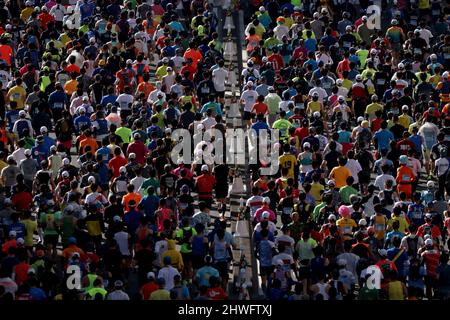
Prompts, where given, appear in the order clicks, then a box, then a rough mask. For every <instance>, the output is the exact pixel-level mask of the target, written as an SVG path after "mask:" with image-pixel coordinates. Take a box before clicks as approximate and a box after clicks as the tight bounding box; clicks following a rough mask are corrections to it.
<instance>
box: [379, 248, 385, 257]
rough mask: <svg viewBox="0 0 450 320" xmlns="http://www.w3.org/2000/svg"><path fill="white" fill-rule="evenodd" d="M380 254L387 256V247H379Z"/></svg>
mask: <svg viewBox="0 0 450 320" xmlns="http://www.w3.org/2000/svg"><path fill="white" fill-rule="evenodd" d="M378 254H379V255H380V256H382V257H386V256H387V251H386V249H378Z"/></svg>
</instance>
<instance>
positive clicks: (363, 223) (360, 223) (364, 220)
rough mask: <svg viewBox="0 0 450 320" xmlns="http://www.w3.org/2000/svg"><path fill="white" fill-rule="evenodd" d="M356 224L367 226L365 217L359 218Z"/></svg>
mask: <svg viewBox="0 0 450 320" xmlns="http://www.w3.org/2000/svg"><path fill="white" fill-rule="evenodd" d="M358 224H359V225H360V226H367V220H366V219H361V220H359V222H358Z"/></svg>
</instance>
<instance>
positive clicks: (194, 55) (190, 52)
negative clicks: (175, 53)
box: [183, 48, 203, 70]
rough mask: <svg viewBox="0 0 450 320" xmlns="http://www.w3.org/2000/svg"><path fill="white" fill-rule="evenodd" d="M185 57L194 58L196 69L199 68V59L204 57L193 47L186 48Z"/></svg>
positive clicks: (193, 63) (193, 62)
mask: <svg viewBox="0 0 450 320" xmlns="http://www.w3.org/2000/svg"><path fill="white" fill-rule="evenodd" d="M183 57H184V59H186V60H187V59H188V58H191V59H192V65H193V66H194V68H195V70H197V64H198V60H202V59H203V56H202V54H201V53H200V51H199V50H198V49H191V48H189V49H187V50H186V52H185V53H184V56H183Z"/></svg>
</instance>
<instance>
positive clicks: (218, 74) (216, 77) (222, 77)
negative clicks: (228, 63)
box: [212, 68, 228, 92]
mask: <svg viewBox="0 0 450 320" xmlns="http://www.w3.org/2000/svg"><path fill="white" fill-rule="evenodd" d="M227 78H228V71H227V70H225V69H224V68H217V69H214V70H213V72H212V79H213V83H214V88H215V89H216V91H219V92H222V91H225V81H226V80H227Z"/></svg>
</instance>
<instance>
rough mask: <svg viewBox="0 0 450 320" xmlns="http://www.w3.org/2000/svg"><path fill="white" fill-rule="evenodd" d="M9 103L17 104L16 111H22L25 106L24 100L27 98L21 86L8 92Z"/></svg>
mask: <svg viewBox="0 0 450 320" xmlns="http://www.w3.org/2000/svg"><path fill="white" fill-rule="evenodd" d="M8 97H9V101H16V102H17V109H18V110H20V109H23V107H24V105H25V99H26V98H27V92H26V90H25V89H24V88H23V87H22V86H14V87H12V88H11V89H9V91H8Z"/></svg>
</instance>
